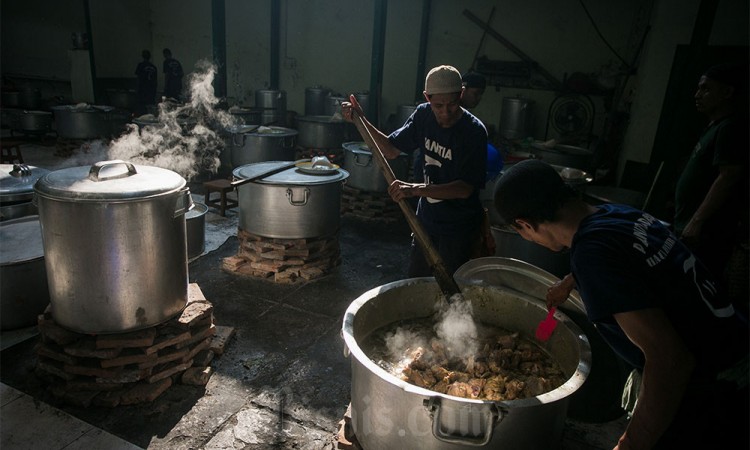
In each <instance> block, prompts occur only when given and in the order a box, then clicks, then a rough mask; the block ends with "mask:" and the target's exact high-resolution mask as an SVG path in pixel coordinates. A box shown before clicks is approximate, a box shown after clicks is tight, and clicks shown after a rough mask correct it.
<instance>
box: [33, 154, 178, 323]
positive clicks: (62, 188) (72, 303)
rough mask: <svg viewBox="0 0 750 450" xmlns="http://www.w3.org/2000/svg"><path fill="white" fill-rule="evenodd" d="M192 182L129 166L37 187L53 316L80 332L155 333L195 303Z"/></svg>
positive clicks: (90, 170) (49, 179) (64, 172)
mask: <svg viewBox="0 0 750 450" xmlns="http://www.w3.org/2000/svg"><path fill="white" fill-rule="evenodd" d="M186 184H187V182H186V181H185V179H184V178H182V177H181V176H180V175H179V174H177V173H175V172H172V171H170V170H166V169H161V168H158V167H151V166H137V165H134V164H131V163H129V162H124V161H118V160H115V161H101V162H98V163H96V164H94V165H93V166H91V167H88V166H84V167H71V168H67V169H61V170H56V171H52V172H50V173H48V174H46V175H45V176H43V177H41V178H40V179H39V180H38V181H37V182H36V184H35V185H34V192H35V194H36V196H35V200H36V202H37V206H38V207H39V218H40V222H41V226H42V240H43V242H44V256H45V265H46V268H47V280H48V283H49V292H50V304H51V307H52V316H53V317H54V319H55V321H57V323H58V324H59V325H61V326H63V327H65V328H68V329H70V330H73V331H76V332H79V333H120V332H124V331H130V330H136V329H141V328H146V327H150V326H153V325H156V324H158V323H161V322H163V321H165V320H168V319H169V318H171V317H173V316H175V315H177V314H178V313H180V311H182V309H183V308H184V307H185V305H186V304H187V286H188V271H187V244H186V237H185V213H186V212H187V211H188V209H189V208H190V206H191V205H192V200H191V197H190V192H189V190H188V188H187V187H186Z"/></svg>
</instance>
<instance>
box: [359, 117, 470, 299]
mask: <svg viewBox="0 0 750 450" xmlns="http://www.w3.org/2000/svg"><path fill="white" fill-rule="evenodd" d="M352 119H353V120H354V125H355V126H356V127H357V131H359V134H360V135H362V139H364V140H365V143H366V144H367V146H368V147H370V151H371V152H372V154H373V156H374V157H375V162H376V163H377V165H378V167H379V168H380V171H381V172H383V176H384V177H385V180H386V181H387V182H388V185H389V186H390V185H391V183H393V181H394V180H396V176H395V175H394V174H393V170H392V169H391V166H390V165H389V164H388V161H386V159H385V156H383V151H382V150H380V147H379V146H378V144H377V143H376V142H375V139H374V138H373V137H372V135H371V134H370V130H368V129H367V126H366V125H365V122H364V120H363V119H362V117H361V116H360V115H359V114H358V113H357V111H356V110H354V109H352ZM398 206H399V208H401V212H402V213H404V217H406V222H408V223H409V228H411V231H412V233H414V239H415V240H416V241H417V243H418V244H419V246H420V247H421V248H422V251H423V252H424V255H425V259H426V260H427V263H428V264H429V265H430V267H431V268H432V273H433V275H434V276H435V281H437V284H438V286H439V287H440V290H441V291H442V292H443V294H445V296H446V298H447V299H448V300H450V297H451V296H452V295H453V294H460V293H461V290H460V289H459V288H458V284H456V280H454V279H453V277H452V276H451V275H450V274H449V273H448V271H447V270H446V268H445V264H444V263H443V260H442V259H441V258H440V254H439V253H438V252H437V250H435V247H434V246H433V245H432V241H431V240H430V237H429V236H428V235H427V233H426V232H425V230H424V228H423V227H422V224H421V223H420V222H419V219H417V215H416V214H415V213H414V210H412V209H411V205H409V202H408V201H407V200H406V199H405V198H402V199H401V200H399V201H398Z"/></svg>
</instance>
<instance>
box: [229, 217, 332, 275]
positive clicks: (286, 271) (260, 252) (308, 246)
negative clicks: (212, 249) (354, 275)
mask: <svg viewBox="0 0 750 450" xmlns="http://www.w3.org/2000/svg"><path fill="white" fill-rule="evenodd" d="M237 237H238V239H239V241H240V248H239V251H238V252H237V255H235V256H230V257H228V258H224V261H223V265H222V267H223V269H224V270H226V271H227V272H230V273H235V274H240V275H248V276H252V277H256V278H263V279H268V280H270V281H274V282H276V283H294V282H296V281H302V280H313V279H315V278H319V277H321V276H323V275H325V274H327V273H328V272H330V270H331V269H333V268H334V267H337V266H338V265H339V264H341V250H340V247H339V239H338V230H337V231H336V232H335V233H333V234H330V235H328V236H322V237H315V238H304V239H279V238H268V237H263V236H258V235H256V234H253V233H248V232H247V231H245V230H242V229H239V230H238V232H237Z"/></svg>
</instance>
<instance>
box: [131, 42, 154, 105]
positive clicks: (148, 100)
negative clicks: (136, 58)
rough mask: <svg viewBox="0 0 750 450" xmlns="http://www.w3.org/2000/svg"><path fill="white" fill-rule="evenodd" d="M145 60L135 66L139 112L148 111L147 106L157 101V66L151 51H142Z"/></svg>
mask: <svg viewBox="0 0 750 450" xmlns="http://www.w3.org/2000/svg"><path fill="white" fill-rule="evenodd" d="M141 57H143V61H141V62H139V63H138V66H137V67H136V68H135V76H136V78H137V80H136V82H137V85H136V97H137V99H138V111H137V113H138V114H145V113H146V106H148V105H153V104H154V103H155V101H156V75H157V70H156V66H155V65H153V64H152V63H151V52H150V51H148V50H143V51H142V52H141Z"/></svg>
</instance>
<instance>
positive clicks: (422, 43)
mask: <svg viewBox="0 0 750 450" xmlns="http://www.w3.org/2000/svg"><path fill="white" fill-rule="evenodd" d="M431 10H432V1H431V0H422V22H421V25H420V31H419V56H418V57H417V81H416V87H415V88H414V101H415V102H421V101H422V99H423V96H422V92H424V76H425V67H424V66H425V60H426V59H427V38H428V35H429V34H430V27H429V25H430V12H431Z"/></svg>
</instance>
